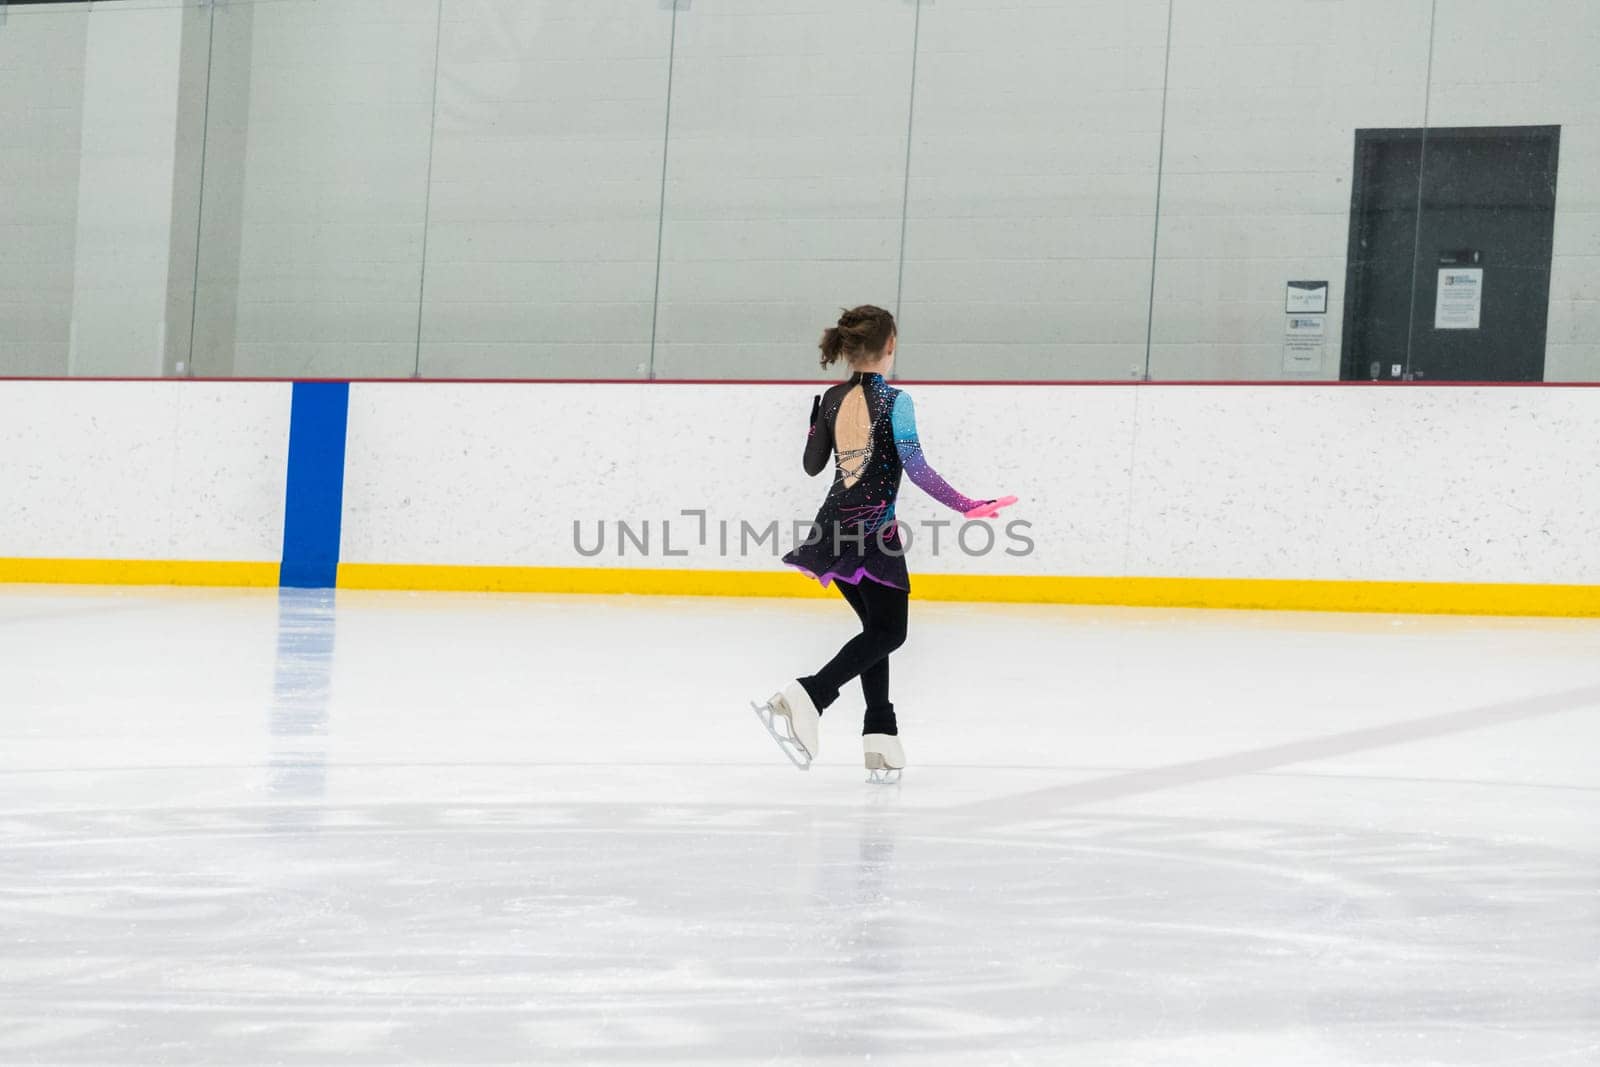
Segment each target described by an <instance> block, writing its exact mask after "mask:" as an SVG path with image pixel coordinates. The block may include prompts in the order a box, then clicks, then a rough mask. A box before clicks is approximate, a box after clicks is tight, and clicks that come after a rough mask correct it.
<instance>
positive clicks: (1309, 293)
mask: <svg viewBox="0 0 1600 1067" xmlns="http://www.w3.org/2000/svg"><path fill="white" fill-rule="evenodd" d="M1327 310H1328V283H1327V282H1290V283H1289V285H1288V292H1287V295H1286V296H1285V298H1284V311H1285V312H1286V313H1288V314H1290V315H1322V314H1326V313H1327Z"/></svg>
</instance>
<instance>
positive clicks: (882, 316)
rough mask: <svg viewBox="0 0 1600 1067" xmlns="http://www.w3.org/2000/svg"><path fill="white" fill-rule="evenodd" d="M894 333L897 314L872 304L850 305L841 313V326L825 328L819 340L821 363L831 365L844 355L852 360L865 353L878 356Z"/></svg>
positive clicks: (869, 356)
mask: <svg viewBox="0 0 1600 1067" xmlns="http://www.w3.org/2000/svg"><path fill="white" fill-rule="evenodd" d="M894 335H895V328H894V316H893V315H891V314H890V313H889V312H887V311H885V310H883V308H880V307H874V306H873V305H871V304H862V305H861V306H860V307H854V308H851V309H850V310H848V311H846V312H844V313H843V314H841V315H840V316H839V325H837V326H829V327H828V328H827V329H826V330H823V331H822V340H821V341H818V342H817V347H818V348H820V349H822V365H823V366H824V367H828V366H832V365H833V364H835V363H837V362H838V361H839V360H840V359H841V358H843V359H848V360H850V361H851V362H852V363H853V362H855V361H856V360H858V359H861V358H862V357H863V356H865V357H868V358H871V357H873V356H876V355H877V354H878V353H880V352H882V351H883V350H884V349H885V348H887V347H888V345H889V338H891V337H893V336H894Z"/></svg>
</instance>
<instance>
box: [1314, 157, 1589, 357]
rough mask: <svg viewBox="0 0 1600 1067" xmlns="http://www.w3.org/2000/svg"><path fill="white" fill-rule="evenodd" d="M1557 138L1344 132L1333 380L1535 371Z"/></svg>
mask: <svg viewBox="0 0 1600 1067" xmlns="http://www.w3.org/2000/svg"><path fill="white" fill-rule="evenodd" d="M1560 137H1561V129H1560V127H1559V126H1519V127H1500V128H1493V129H1478V128H1470V127H1469V128H1462V129H1433V130H1428V131H1427V135H1426V142H1424V136H1423V131H1421V130H1358V131H1357V132H1356V160H1355V182H1354V189H1353V192H1352V201H1351V213H1350V258H1349V269H1348V272H1347V274H1346V278H1345V323H1344V346H1343V361H1342V375H1341V376H1342V377H1343V378H1345V379H1346V380H1361V379H1369V378H1373V377H1377V378H1381V379H1385V380H1388V379H1393V378H1397V377H1398V378H1420V379H1422V380H1425V381H1426V380H1435V381H1438V380H1442V381H1482V382H1537V381H1543V380H1544V348H1545V330H1546V323H1547V320H1548V317H1549V307H1550V257H1551V253H1552V250H1553V241H1554V232H1555V204H1556V164H1557V159H1558V154H1559V150H1560ZM1419 207H1420V209H1421V210H1420V214H1419V211H1418V209H1419ZM1441 294H1442V295H1443V300H1442V301H1441ZM1397 367H1398V368H1399V371H1398V372H1396V368H1397Z"/></svg>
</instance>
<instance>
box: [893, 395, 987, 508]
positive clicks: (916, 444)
mask: <svg viewBox="0 0 1600 1067" xmlns="http://www.w3.org/2000/svg"><path fill="white" fill-rule="evenodd" d="M892 419H893V423H892V425H893V426H894V444H895V448H896V449H898V450H899V452H900V465H901V466H902V467H904V468H905V471H906V474H908V475H910V476H911V480H912V481H913V482H915V483H916V484H917V487H918V488H919V489H921V490H922V491H923V492H924V493H927V494H928V495H929V496H931V497H933V499H935V500H937V501H938V502H939V503H941V504H943V505H944V506H945V507H947V508H954V509H955V510H957V511H959V512H961V513H962V514H963V515H965V514H967V513H968V512H972V511H977V510H979V509H981V508H983V507H984V506H985V505H986V504H992V503H994V501H988V500H974V499H972V498H971V497H969V496H963V495H961V494H960V493H958V492H956V491H955V490H954V489H953V488H951V487H950V483H949V482H947V481H945V480H944V479H943V478H941V477H939V472H938V471H936V470H934V469H933V467H931V466H930V465H929V464H928V457H927V456H925V455H923V453H922V442H921V441H919V440H918V439H917V412H916V409H915V408H914V407H913V406H912V404H911V394H909V393H905V392H902V393H900V395H899V396H897V397H895V398H894V412H893V415H892Z"/></svg>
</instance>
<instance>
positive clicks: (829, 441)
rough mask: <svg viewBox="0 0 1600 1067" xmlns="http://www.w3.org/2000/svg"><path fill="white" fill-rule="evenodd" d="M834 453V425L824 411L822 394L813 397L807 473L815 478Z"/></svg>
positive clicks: (808, 436) (807, 451) (807, 445)
mask: <svg viewBox="0 0 1600 1067" xmlns="http://www.w3.org/2000/svg"><path fill="white" fill-rule="evenodd" d="M832 455H833V427H831V426H830V425H828V420H827V417H826V416H824V415H823V413H822V396H821V395H820V394H819V395H817V396H815V397H813V398H812V399H811V432H810V433H809V434H807V435H806V454H805V466H806V473H807V474H809V475H811V476H812V477H813V478H814V477H816V476H817V475H819V474H821V473H822V468H824V467H826V466H827V465H828V459H829V457H831V456H832Z"/></svg>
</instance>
